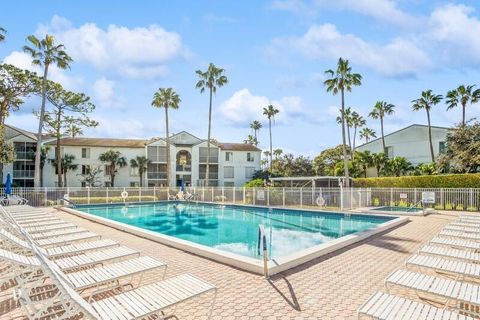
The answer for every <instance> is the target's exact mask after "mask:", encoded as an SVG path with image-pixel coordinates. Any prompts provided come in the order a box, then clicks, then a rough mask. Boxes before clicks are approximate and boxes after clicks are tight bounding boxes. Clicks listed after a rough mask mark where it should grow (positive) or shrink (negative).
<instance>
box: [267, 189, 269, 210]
mask: <svg viewBox="0 0 480 320" xmlns="http://www.w3.org/2000/svg"><path fill="white" fill-rule="evenodd" d="M267 206H270V189H269V188H267Z"/></svg>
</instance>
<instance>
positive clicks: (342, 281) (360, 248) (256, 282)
mask: <svg viewBox="0 0 480 320" xmlns="http://www.w3.org/2000/svg"><path fill="white" fill-rule="evenodd" d="M51 210H52V212H54V214H56V215H57V216H59V217H60V218H62V219H64V220H67V221H71V222H73V223H75V224H77V225H79V226H81V227H84V228H87V229H89V230H91V231H93V232H97V233H99V234H101V235H102V236H103V237H104V238H111V239H113V240H115V241H118V242H120V243H121V244H123V245H126V246H129V247H131V248H135V249H137V250H140V251H141V252H142V253H143V254H145V255H150V256H153V257H157V258H159V259H161V260H163V261H165V262H167V263H168V266H169V267H168V271H167V277H169V276H173V275H177V274H180V273H192V274H194V275H197V276H199V277H201V278H202V279H204V280H206V281H209V282H211V283H213V284H215V285H216V286H217V287H218V296H217V301H216V304H215V308H214V311H213V316H212V319H356V310H357V309H358V308H359V306H360V305H361V304H362V303H363V302H365V300H366V299H367V298H368V297H369V296H370V295H371V294H372V293H373V292H375V291H376V290H381V289H383V280H384V278H385V277H386V276H387V275H388V274H389V273H390V272H392V271H393V270H395V269H397V268H401V267H403V266H404V261H405V259H406V258H407V257H408V256H409V255H411V254H412V253H414V252H415V251H416V250H417V249H418V248H419V247H420V245H421V244H423V243H425V242H426V241H428V240H429V239H431V238H432V237H433V236H434V235H435V234H436V233H438V232H439V231H440V230H441V228H442V227H443V226H444V225H445V224H446V223H447V222H449V221H450V220H452V219H454V218H455V216H458V213H455V215H453V213H443V214H438V215H429V216H426V217H412V218H411V221H410V222H409V223H407V224H405V225H402V226H400V227H398V228H395V229H393V230H391V231H388V232H386V233H383V234H380V235H379V236H374V237H372V238H369V239H367V240H365V241H362V242H360V243H359V244H355V245H352V246H349V247H347V248H345V249H341V250H340V251H337V252H335V253H333V254H328V255H326V256H324V257H322V258H319V259H316V260H314V261H312V262H309V263H307V264H305V265H302V266H300V267H297V268H294V269H292V270H290V271H288V272H285V273H281V274H278V275H276V276H274V277H272V278H271V279H270V280H269V281H267V280H265V279H263V278H262V277H260V276H258V275H254V274H250V273H248V272H244V271H241V270H237V269H234V268H232V267H229V266H226V265H222V264H219V263H217V262H214V261H210V260H208V259H204V258H201V257H198V256H195V255H192V254H189V253H185V252H183V251H180V250H177V249H174V248H171V247H168V246H165V245H162V244H159V243H156V242H153V241H150V240H146V239H143V238H139V237H137V236H134V235H130V234H126V233H124V232H122V231H118V230H115V229H112V228H110V227H107V226H103V225H100V224H97V223H94V222H90V221H88V220H85V219H82V218H79V217H76V216H73V215H70V214H67V213H65V212H61V211H57V210H54V209H51ZM153 280H154V279H146V280H145V281H147V282H148V281H153ZM209 299H210V296H205V297H203V298H198V299H195V300H192V301H191V302H189V303H185V304H181V305H179V306H178V307H177V309H176V311H175V314H176V317H173V318H171V319H205V318H206V316H207V314H208V305H209V302H210V300H209ZM2 319H3V318H2ZM6 319H8V318H6Z"/></svg>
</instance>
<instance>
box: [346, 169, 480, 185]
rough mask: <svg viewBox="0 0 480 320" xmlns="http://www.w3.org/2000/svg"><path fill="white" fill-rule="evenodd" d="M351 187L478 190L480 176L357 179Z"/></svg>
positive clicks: (450, 175)
mask: <svg viewBox="0 0 480 320" xmlns="http://www.w3.org/2000/svg"><path fill="white" fill-rule="evenodd" d="M353 185H354V186H355V187H359V188H479V187H480V174H479V173H470V174H445V175H437V176H403V177H379V178H357V179H354V182H353Z"/></svg>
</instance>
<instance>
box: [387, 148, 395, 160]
mask: <svg viewBox="0 0 480 320" xmlns="http://www.w3.org/2000/svg"><path fill="white" fill-rule="evenodd" d="M387 156H388V157H389V158H393V157H394V154H393V147H387Z"/></svg>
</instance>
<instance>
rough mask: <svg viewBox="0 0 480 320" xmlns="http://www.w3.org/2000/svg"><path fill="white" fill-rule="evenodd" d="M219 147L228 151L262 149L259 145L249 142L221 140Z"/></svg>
mask: <svg viewBox="0 0 480 320" xmlns="http://www.w3.org/2000/svg"><path fill="white" fill-rule="evenodd" d="M218 147H219V148H220V149H222V150H228V151H261V150H260V149H258V148H257V147H255V146H253V145H251V144H247V143H228V142H219V143H218Z"/></svg>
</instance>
